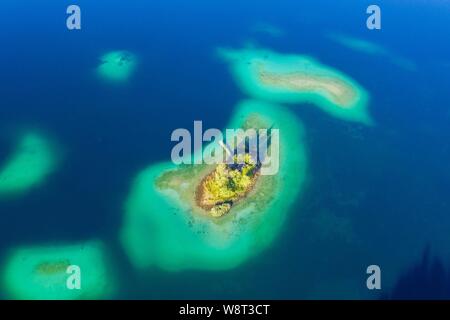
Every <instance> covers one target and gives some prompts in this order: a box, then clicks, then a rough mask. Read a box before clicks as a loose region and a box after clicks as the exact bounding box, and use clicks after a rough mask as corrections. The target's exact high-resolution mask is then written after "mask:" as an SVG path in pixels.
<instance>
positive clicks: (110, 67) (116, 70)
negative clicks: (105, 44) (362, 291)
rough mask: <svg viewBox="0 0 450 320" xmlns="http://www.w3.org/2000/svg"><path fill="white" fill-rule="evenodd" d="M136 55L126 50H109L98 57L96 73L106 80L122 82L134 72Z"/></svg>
mask: <svg viewBox="0 0 450 320" xmlns="http://www.w3.org/2000/svg"><path fill="white" fill-rule="evenodd" d="M136 67H137V57H136V55H134V54H133V53H131V52H129V51H126V50H119V51H111V52H108V53H106V54H104V55H103V56H102V57H101V58H100V65H99V66H98V67H97V73H98V75H99V76H100V77H101V78H103V79H105V80H108V81H113V82H124V81H127V80H128V79H129V78H130V76H131V75H132V74H133V73H134V71H135V70H136Z"/></svg>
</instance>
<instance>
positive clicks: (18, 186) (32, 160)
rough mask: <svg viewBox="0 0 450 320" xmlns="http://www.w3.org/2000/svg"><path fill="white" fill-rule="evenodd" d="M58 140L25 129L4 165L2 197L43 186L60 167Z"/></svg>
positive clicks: (0, 185) (0, 184)
mask: <svg viewBox="0 0 450 320" xmlns="http://www.w3.org/2000/svg"><path fill="white" fill-rule="evenodd" d="M59 151H60V150H59V148H58V147H57V144H56V143H55V142H54V141H52V140H51V139H50V138H49V137H48V136H47V135H45V134H43V133H41V132H39V131H37V130H27V131H26V132H21V133H19V134H18V137H17V144H16V146H15V147H14V148H13V151H12V152H11V155H10V156H9V157H8V158H7V159H6V161H5V163H4V164H3V165H2V167H1V168H0V199H2V198H7V197H12V196H17V195H21V194H23V193H25V192H27V191H29V190H30V189H32V188H34V187H37V186H39V185H40V184H41V183H43V182H44V181H45V179H46V178H47V177H48V176H49V175H50V174H51V173H52V172H54V171H55V170H56V168H57V166H58V163H59V162H60V158H61V154H60V152H59Z"/></svg>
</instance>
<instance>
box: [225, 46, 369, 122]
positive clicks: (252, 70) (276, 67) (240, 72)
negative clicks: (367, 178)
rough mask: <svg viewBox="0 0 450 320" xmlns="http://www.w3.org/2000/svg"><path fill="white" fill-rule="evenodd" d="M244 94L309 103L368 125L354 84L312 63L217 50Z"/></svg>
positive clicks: (363, 94) (363, 99) (260, 52)
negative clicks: (228, 65)
mask: <svg viewBox="0 0 450 320" xmlns="http://www.w3.org/2000/svg"><path fill="white" fill-rule="evenodd" d="M219 54H220V56H221V57H222V58H223V59H225V60H226V61H227V62H228V63H229V64H230V69H231V72H232V74H233V76H234V78H235V79H236V81H237V83H238V85H239V86H240V88H241V89H242V90H243V91H244V92H246V93H247V94H249V95H251V96H253V97H255V98H258V99H263V100H268V101H271V102H277V103H291V104H300V103H312V104H314V105H316V106H318V107H320V108H321V109H323V110H324V111H325V112H327V113H329V114H331V115H332V116H334V117H337V118H340V119H344V120H348V121H357V122H361V123H364V124H368V125H370V124H372V123H373V121H372V119H371V117H370V115H369V112H368V102H369V95H368V93H367V91H366V90H365V89H364V88H363V87H362V86H361V85H359V84H358V83H357V82H356V81H355V80H353V79H351V78H350V77H349V76H347V75H345V74H344V73H342V72H340V71H338V70H336V69H333V68H331V67H328V66H326V65H323V64H321V63H320V62H319V61H317V60H316V59H314V58H312V57H309V56H303V55H293V54H279V53H275V52H273V51H269V50H265V49H255V48H248V49H242V50H233V49H219Z"/></svg>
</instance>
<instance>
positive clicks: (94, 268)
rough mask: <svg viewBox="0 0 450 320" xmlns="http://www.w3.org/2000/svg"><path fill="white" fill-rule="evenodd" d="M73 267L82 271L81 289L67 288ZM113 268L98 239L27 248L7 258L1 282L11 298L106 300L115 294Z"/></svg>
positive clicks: (10, 253)
mask: <svg viewBox="0 0 450 320" xmlns="http://www.w3.org/2000/svg"><path fill="white" fill-rule="evenodd" d="M69 266H78V267H79V268H80V284H81V288H80V289H69V288H68V286H67V280H68V278H69V276H70V275H71V274H70V273H68V272H67V270H68V267H69ZM112 269H113V265H112V264H111V263H110V262H109V259H108V257H107V254H106V252H105V249H104V245H103V243H102V242H100V241H98V240H91V241H85V242H80V243H75V244H49V245H41V246H30V247H26V246H24V247H20V248H15V249H11V250H10V251H9V253H8V254H7V255H6V257H5V265H4V266H3V267H2V278H1V281H2V287H3V289H4V291H5V294H6V297H7V298H8V299H20V300H55V299H56V300H76V299H105V298H108V297H110V296H111V295H112V294H113V293H114V291H115V286H116V281H115V278H114V277H113V275H112V274H113V272H112ZM69 280H70V279H69Z"/></svg>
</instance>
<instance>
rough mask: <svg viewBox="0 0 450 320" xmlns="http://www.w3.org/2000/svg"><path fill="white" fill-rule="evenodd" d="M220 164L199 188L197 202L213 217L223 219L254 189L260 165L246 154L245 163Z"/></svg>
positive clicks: (203, 180)
mask: <svg viewBox="0 0 450 320" xmlns="http://www.w3.org/2000/svg"><path fill="white" fill-rule="evenodd" d="M236 158H237V157H236V156H235V162H234V163H233V164H219V165H217V167H216V168H215V169H214V170H213V171H212V172H211V173H210V174H208V175H207V176H206V177H204V178H203V179H202V181H201V182H200V184H199V185H198V187H197V192H196V202H197V205H198V206H199V207H201V208H202V209H204V210H206V211H207V212H208V213H209V215H211V216H212V217H222V216H223V215H225V214H226V213H228V212H229V211H230V210H231V208H232V206H233V205H235V204H236V203H237V202H238V201H239V200H241V199H244V198H245V197H246V196H247V195H248V194H249V193H250V192H251V191H252V189H253V187H254V186H255V183H256V181H257V179H258V176H259V167H260V164H259V163H257V162H256V161H254V160H253V159H252V157H251V156H250V154H249V153H245V155H244V160H243V161H242V162H243V163H242V164H240V163H238V161H237V159H236Z"/></svg>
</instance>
